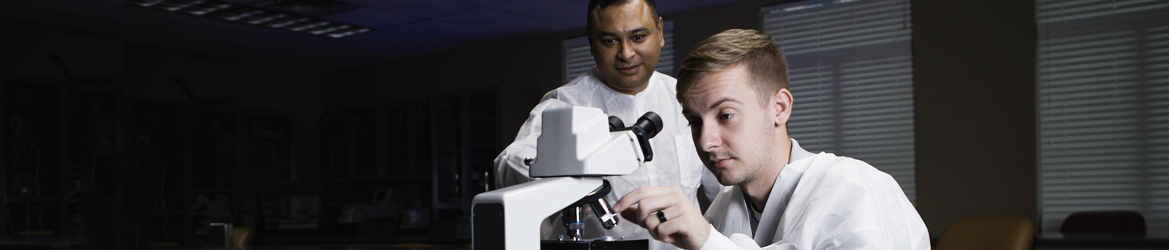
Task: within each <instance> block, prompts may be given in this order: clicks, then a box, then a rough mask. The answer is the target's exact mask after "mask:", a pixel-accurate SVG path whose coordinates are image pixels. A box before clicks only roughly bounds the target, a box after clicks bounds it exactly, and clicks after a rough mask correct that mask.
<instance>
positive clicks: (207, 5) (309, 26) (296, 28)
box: [125, 0, 373, 38]
mask: <svg viewBox="0 0 1169 250" xmlns="http://www.w3.org/2000/svg"><path fill="white" fill-rule="evenodd" d="M125 3H126V5H132V6H138V7H143V8H150V9H156V10H162V11H169V12H175V13H183V14H188V15H195V16H202V17H208V18H213V19H219V20H225V21H230V22H235V23H240V24H247V25H255V26H264V27H268V28H273V29H282V30H287V31H291V32H297V33H301V34H306V35H314V36H326V37H332V38H342V37H347V36H352V35H357V34H363V33H367V32H370V31H373V29H371V28H368V27H362V26H357V25H352V24H345V23H338V22H331V21H325V20H321V19H316V18H311V17H304V16H300V15H296V14H290V13H284V12H281V11H276V10H270V9H264V8H260V7H253V6H245V5H239V4H234V3H228V2H221V1H215V0H126V1H125Z"/></svg>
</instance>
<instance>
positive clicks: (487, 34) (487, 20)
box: [0, 0, 740, 71]
mask: <svg viewBox="0 0 1169 250" xmlns="http://www.w3.org/2000/svg"><path fill="white" fill-rule="evenodd" d="M736 1H740V0H657V1H656V3H657V5H658V9H659V12H661V13H662V14H669V13H674V12H679V11H685V10H689V9H693V8H699V7H705V6H712V5H719V4H725V3H730V2H736ZM144 2H145V3H153V2H163V3H169V4H174V3H184V4H190V3H194V4H204V5H206V4H218V5H220V6H230V7H229V8H225V9H223V10H220V11H225V10H229V9H231V8H252V9H261V10H267V11H270V12H281V13H287V14H290V15H293V16H299V17H307V18H311V19H314V20H321V21H327V22H333V23H345V24H350V25H354V26H361V27H367V28H370V31H369V32H365V33H361V34H357V35H352V36H348V37H342V38H332V37H328V36H321V35H311V34H307V33H300V32H293V31H288V30H284V29H277V28H270V27H266V26H258V25H250V24H246V23H242V22H232V21H227V20H221V19H216V18H210V17H209V16H210V15H193V14H189V13H182V12H183V11H181V10H180V11H167V10H163V9H161V8H158V7H157V6H154V8H151V7H141V6H142V5H143V4H142V3H144ZM587 3H588V0H123V1H114V0H0V17H2V18H5V19H9V20H16V21H21V22H29V23H36V24H44V25H50V26H53V27H59V28H65V29H71V30H74V31H81V32H85V33H90V34H99V35H102V34H104V35H107V36H111V37H118V38H122V39H124V40H125V41H126V42H128V43H130V44H138V45H145V46H150V47H156V48H164V49H167V50H173V51H183V52H185V53H195V54H207V55H209V56H214V57H220V58H224V57H226V58H233V59H235V60H239V61H245V62H251V63H259V64H269V65H277V66H284V67H291V68H297V69H306V70H316V71H324V70H332V69H339V68H345V67H351V66H355V65H361V64H367V63H372V62H377V61H383V60H387V59H392V58H396V57H403V56H409V55H416V54H423V53H428V52H433V51H436V50H442V49H446V48H450V47H452V46H453V45H455V44H457V43H460V42H466V41H474V40H479V39H486V38H491V37H498V36H503V35H514V34H532V33H549V32H560V31H566V30H571V29H582V28H583V27H584V24H585V12H584V10H585V6H586V5H587ZM0 20H2V19H0Z"/></svg>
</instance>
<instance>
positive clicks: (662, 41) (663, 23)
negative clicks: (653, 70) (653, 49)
mask: <svg viewBox="0 0 1169 250" xmlns="http://www.w3.org/2000/svg"><path fill="white" fill-rule="evenodd" d="M665 26H666V21H665V20H664V19H662V17H661V16H658V40H659V42H658V43H660V44H658V47H666V33H665V29H664V28H663V27H665Z"/></svg>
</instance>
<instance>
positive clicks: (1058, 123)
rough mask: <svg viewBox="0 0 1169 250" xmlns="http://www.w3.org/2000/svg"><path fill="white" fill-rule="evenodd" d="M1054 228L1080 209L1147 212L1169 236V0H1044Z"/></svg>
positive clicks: (1043, 114)
mask: <svg viewBox="0 0 1169 250" xmlns="http://www.w3.org/2000/svg"><path fill="white" fill-rule="evenodd" d="M1036 12H1037V13H1036V22H1037V25H1038V30H1039V33H1038V36H1039V37H1038V50H1037V51H1038V52H1037V53H1038V55H1037V56H1038V60H1037V64H1038V68H1037V69H1038V70H1037V71H1038V73H1037V74H1038V84H1037V88H1038V89H1037V92H1038V98H1037V102H1038V103H1037V106H1038V109H1039V110H1038V114H1039V121H1038V123H1039V124H1038V127H1039V184H1040V188H1039V193H1040V194H1039V195H1040V200H1039V203H1040V204H1039V205H1040V213H1041V215H1040V217H1041V219H1040V220H1041V221H1040V227H1041V228H1042V230H1043V233H1044V234H1048V235H1055V234H1058V232H1059V228H1060V226H1061V225H1062V224H1063V220H1064V218H1066V217H1067V216H1068V215H1069V214H1071V213H1073V212H1078V211H1100V210H1132V211H1138V212H1141V213H1142V214H1143V215H1144V217H1145V221H1146V224H1147V227H1148V232H1149V237H1166V236H1169V2H1167V1H1164V0H1160V1H1148V0H1144V1H1142V0H1135V1H1066V0H1037V1H1036Z"/></svg>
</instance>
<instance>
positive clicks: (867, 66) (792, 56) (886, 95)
mask: <svg viewBox="0 0 1169 250" xmlns="http://www.w3.org/2000/svg"><path fill="white" fill-rule="evenodd" d="M762 17H763V32H764V33H766V34H768V35H770V36H771V37H772V38H773V39H775V41H776V43H777V44H778V45H779V46H780V48H781V49H782V50H783V52H784V54H785V55H786V56H787V62H788V71H789V73H790V75H791V86H790V87H789V89H790V90H791V91H792V95H793V96H794V98H795V102H794V104H793V109H792V117H791V118H790V120H789V121H788V133H789V134H790V135H791V137H792V138H795V139H796V140H799V142H800V145H801V146H803V147H804V149H807V150H809V151H812V152H820V151H824V152H830V153H835V154H837V155H842V156H848V157H852V158H856V159H860V160H863V161H865V162H868V163H869V164H871V165H873V166H874V167H876V168H877V169H880V170H881V171H884V172H886V173H888V174H889V175H891V176H893V178H894V179H896V180H897V182H898V184H900V185H901V188H902V189H903V190H904V191H905V195H906V196H907V197H909V200H910V201H912V202H915V203H916V200H917V198H916V192H915V191H914V190H915V189H914V187H915V182H914V175H915V174H914V140H913V138H914V134H913V63H912V56H911V54H910V28H911V27H910V20H909V2H908V1H906V0H851V1H850V0H812V1H798V2H792V3H786V4H779V5H773V6H767V7H764V8H763V9H762Z"/></svg>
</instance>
